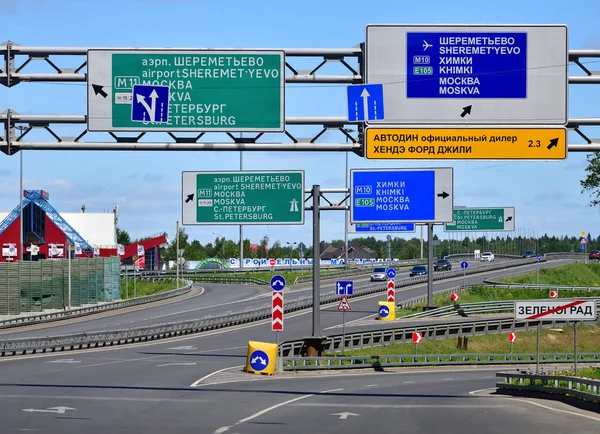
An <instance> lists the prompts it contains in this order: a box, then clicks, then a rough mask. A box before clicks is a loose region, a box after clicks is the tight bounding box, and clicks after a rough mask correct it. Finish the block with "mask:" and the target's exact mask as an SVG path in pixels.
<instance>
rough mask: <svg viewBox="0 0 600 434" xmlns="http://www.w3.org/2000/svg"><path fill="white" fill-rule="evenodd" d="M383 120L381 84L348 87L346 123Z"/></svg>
mask: <svg viewBox="0 0 600 434" xmlns="http://www.w3.org/2000/svg"><path fill="white" fill-rule="evenodd" d="M383 119H384V112H383V85H382V84H357V85H354V86H348V121H350V122H353V121H354V122H357V121H358V122H366V121H376V120H383Z"/></svg>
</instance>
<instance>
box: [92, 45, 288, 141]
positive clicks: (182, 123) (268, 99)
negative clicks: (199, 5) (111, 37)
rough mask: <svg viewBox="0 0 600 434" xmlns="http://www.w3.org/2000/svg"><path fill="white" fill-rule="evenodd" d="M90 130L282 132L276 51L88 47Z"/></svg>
mask: <svg viewBox="0 0 600 434" xmlns="http://www.w3.org/2000/svg"><path fill="white" fill-rule="evenodd" d="M87 69H88V77H87V83H88V116H87V122H88V130H89V131H169V132H175V131H213V132H216V131H227V132H235V131H239V132H243V131H256V132H267V131H272V132H283V131H284V130H285V52H283V51H281V50H262V51H257V50H207V49H198V50H126V49H125V50H104V49H97V50H96V49H92V50H88V56H87Z"/></svg>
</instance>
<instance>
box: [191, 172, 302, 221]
mask: <svg viewBox="0 0 600 434" xmlns="http://www.w3.org/2000/svg"><path fill="white" fill-rule="evenodd" d="M182 222H183V224H184V225H240V224H243V225H283V224H285V225H302V224H304V171H303V170H297V171H278V170H273V171H242V172H239V171H238V172H183V173H182Z"/></svg>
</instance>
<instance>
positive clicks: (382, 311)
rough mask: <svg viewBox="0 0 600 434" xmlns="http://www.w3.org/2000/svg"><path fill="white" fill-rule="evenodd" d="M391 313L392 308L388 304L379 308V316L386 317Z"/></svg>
mask: <svg viewBox="0 0 600 434" xmlns="http://www.w3.org/2000/svg"><path fill="white" fill-rule="evenodd" d="M389 314H390V309H389V308H388V307H387V306H381V307H380V308H379V316H380V317H381V318H385V317H386V316H388V315H389Z"/></svg>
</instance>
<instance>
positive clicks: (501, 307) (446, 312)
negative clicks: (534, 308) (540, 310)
mask: <svg viewBox="0 0 600 434" xmlns="http://www.w3.org/2000/svg"><path fill="white" fill-rule="evenodd" d="M559 300H561V301H564V302H565V303H566V302H569V301H575V299H574V298H560V299H559ZM577 300H594V301H596V306H597V307H600V299H599V298H598V297H577ZM515 301H521V300H503V301H482V302H476V303H457V304H455V305H452V304H451V305H448V306H443V307H439V308H437V309H431V310H428V311H424V312H417V313H413V314H410V315H405V316H403V317H402V318H403V319H411V318H439V317H445V316H453V315H459V316H466V315H467V314H477V313H499V312H513V311H514V308H515ZM523 301H525V300H523Z"/></svg>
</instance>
